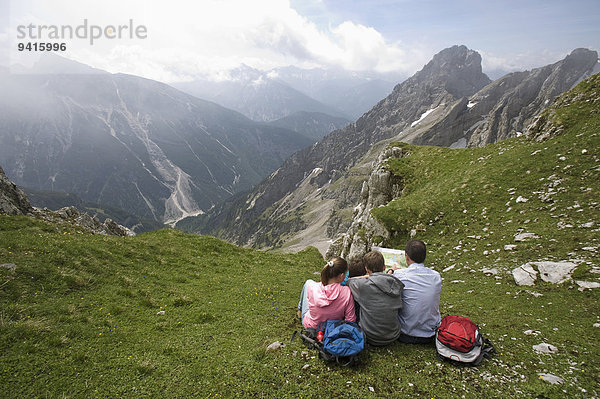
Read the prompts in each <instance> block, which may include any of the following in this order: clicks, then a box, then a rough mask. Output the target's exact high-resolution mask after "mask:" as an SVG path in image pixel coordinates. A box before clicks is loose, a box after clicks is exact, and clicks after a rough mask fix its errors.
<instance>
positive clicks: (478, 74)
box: [415, 45, 491, 98]
mask: <svg viewBox="0 0 600 399" xmlns="http://www.w3.org/2000/svg"><path fill="white" fill-rule="evenodd" d="M415 77H417V78H418V79H421V80H427V79H432V80H433V81H435V82H439V81H440V80H444V81H445V88H446V90H447V91H448V92H449V93H450V94H452V95H453V96H455V97H456V98H460V97H465V96H469V95H471V94H473V93H474V92H476V91H477V90H479V89H480V88H482V87H483V86H485V85H487V84H489V83H490V82H491V80H490V78H488V77H487V75H486V74H484V73H483V72H482V69H481V55H480V54H479V53H478V52H477V51H474V50H470V49H468V48H467V47H466V46H464V45H460V46H458V45H456V46H452V47H449V48H446V49H444V50H442V51H440V52H439V53H437V54H436V55H434V56H433V59H432V60H431V61H430V62H429V63H428V64H427V65H425V67H424V68H423V69H422V70H421V71H419V72H417V74H416V75H415Z"/></svg>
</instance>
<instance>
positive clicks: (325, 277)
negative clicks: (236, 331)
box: [298, 257, 356, 328]
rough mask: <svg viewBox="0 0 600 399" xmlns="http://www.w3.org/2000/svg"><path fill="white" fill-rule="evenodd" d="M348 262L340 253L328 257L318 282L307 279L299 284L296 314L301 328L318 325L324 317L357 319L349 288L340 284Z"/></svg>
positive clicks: (325, 318)
mask: <svg viewBox="0 0 600 399" xmlns="http://www.w3.org/2000/svg"><path fill="white" fill-rule="evenodd" d="M347 271H348V263H346V260H345V259H343V258H340V257H336V258H333V259H331V260H330V261H329V262H327V264H326V265H325V266H324V267H323V270H322V271H321V282H319V283H317V282H315V281H313V280H307V281H306V283H304V287H303V288H302V293H301V295H300V302H299V303H298V315H299V316H300V317H301V319H302V325H303V326H304V328H309V327H312V328H317V326H318V325H319V323H320V322H322V321H327V320H349V321H356V316H355V314H354V300H353V299H352V294H351V293H350V288H348V287H344V286H342V285H340V283H341V282H342V281H344V279H345V278H346V276H347Z"/></svg>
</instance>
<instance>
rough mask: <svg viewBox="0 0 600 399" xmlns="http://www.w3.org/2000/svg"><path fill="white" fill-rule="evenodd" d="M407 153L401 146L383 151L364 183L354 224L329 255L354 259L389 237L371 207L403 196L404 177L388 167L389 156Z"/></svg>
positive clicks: (400, 155) (394, 156)
mask: <svg viewBox="0 0 600 399" xmlns="http://www.w3.org/2000/svg"><path fill="white" fill-rule="evenodd" d="M404 156H408V154H407V153H406V152H405V151H404V150H403V149H402V148H400V147H397V146H392V147H390V148H387V149H386V150H385V151H383V152H382V153H381V154H380V155H379V158H378V159H377V161H376V164H375V167H374V169H373V172H372V173H371V175H370V176H369V180H368V181H366V182H364V183H363V186H362V190H361V201H360V203H359V204H358V205H357V206H356V207H355V208H354V215H353V220H352V225H351V226H350V228H349V229H348V231H347V232H346V233H345V234H342V235H341V237H339V238H338V239H336V240H335V242H336V243H337V244H336V245H332V246H331V247H330V249H329V250H328V252H327V257H332V256H342V257H344V258H347V259H353V258H356V257H359V256H363V255H364V254H365V253H367V252H368V251H369V250H370V249H371V246H372V245H373V243H374V241H376V242H375V243H381V241H383V240H386V239H388V238H389V232H388V231H387V230H386V228H385V227H384V226H383V225H382V224H381V223H379V222H378V221H377V220H376V219H375V218H374V217H373V216H372V215H371V209H374V208H377V207H379V206H382V205H386V204H387V203H389V202H390V201H391V200H392V199H394V198H398V197H400V196H401V195H402V190H403V188H404V186H403V183H402V178H401V177H399V176H396V175H394V174H392V173H391V172H390V171H389V170H388V168H387V162H388V160H389V159H390V158H402V157H404Z"/></svg>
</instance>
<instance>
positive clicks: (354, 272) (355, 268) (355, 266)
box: [348, 257, 367, 277]
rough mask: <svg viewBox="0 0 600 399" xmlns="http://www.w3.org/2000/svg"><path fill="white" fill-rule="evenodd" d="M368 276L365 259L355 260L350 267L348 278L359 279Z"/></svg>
mask: <svg viewBox="0 0 600 399" xmlns="http://www.w3.org/2000/svg"><path fill="white" fill-rule="evenodd" d="M365 274H367V271H366V270H365V262H364V261H363V258H362V257H361V258H354V259H352V260H351V261H350V264H349V265H348V277H358V276H364V275H365Z"/></svg>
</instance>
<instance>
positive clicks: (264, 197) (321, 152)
mask: <svg viewBox="0 0 600 399" xmlns="http://www.w3.org/2000/svg"><path fill="white" fill-rule="evenodd" d="M489 83H490V80H489V78H488V77H487V76H486V75H485V74H483V72H482V71H481V56H480V55H479V54H478V53H477V52H475V51H472V50H469V49H467V47H465V46H454V47H451V48H448V49H445V50H443V51H441V52H440V53H439V54H437V55H436V56H435V57H433V59H432V61H430V62H429V63H428V64H427V65H426V66H425V67H424V68H423V69H422V70H421V71H419V72H417V73H416V74H415V75H414V76H413V77H411V78H409V79H407V80H406V81H404V82H403V83H401V84H399V85H397V86H396V87H395V88H394V90H393V91H392V93H391V94H390V95H389V96H388V97H387V98H385V99H384V100H382V101H380V102H379V103H378V104H377V105H376V106H375V107H373V109H371V111H369V112H367V113H366V114H364V115H363V116H362V117H361V118H359V119H358V120H357V121H356V122H354V123H352V124H350V125H348V126H347V127H346V128H344V129H341V130H337V131H334V132H332V133H330V134H329V135H327V136H326V137H325V138H323V140H321V141H320V142H318V143H317V144H314V145H313V146H311V147H309V148H306V149H304V150H302V151H299V152H298V153H296V154H294V155H293V156H292V157H290V158H289V159H287V160H286V161H285V162H284V163H283V165H282V166H281V167H280V168H279V169H278V170H277V171H275V172H274V173H273V174H271V176H269V177H268V178H267V179H266V180H265V181H263V182H262V183H260V184H259V185H258V186H257V187H256V188H255V189H254V190H253V191H252V192H251V193H250V194H249V195H248V196H246V197H243V198H239V199H237V200H236V201H235V202H234V203H229V204H226V205H225V206H224V207H221V208H217V210H215V212H213V213H212V215H214V216H212V217H211V218H210V219H211V220H209V222H208V226H207V227H205V228H204V231H207V230H209V231H212V232H215V230H214V227H215V226H216V225H219V227H218V228H217V230H216V233H217V234H219V235H220V236H221V237H224V238H226V239H228V240H231V241H234V242H237V243H241V244H245V245H258V246H263V245H267V246H268V245H272V244H273V242H271V239H270V238H269V236H268V235H266V234H265V232H266V231H269V230H272V229H274V230H273V234H272V235H273V236H277V235H279V233H281V232H283V231H284V230H287V227H292V228H293V225H294V223H287V224H286V226H287V227H286V228H281V225H279V226H278V223H279V222H278V218H280V219H287V220H290V217H291V215H294V214H296V215H297V214H299V213H300V212H298V211H299V209H298V207H299V206H301V205H302V202H303V201H305V199H306V198H303V196H302V195H299V196H297V198H295V199H293V200H292V199H291V198H290V196H294V195H293V194H294V190H295V189H296V188H297V187H305V188H306V185H307V184H309V185H313V184H316V186H315V187H313V189H312V191H314V190H318V189H319V188H322V187H323V186H324V185H325V184H329V182H331V181H335V180H337V179H338V178H339V177H341V176H342V174H343V172H344V171H346V170H347V169H349V168H350V167H351V166H352V165H354V163H356V162H357V161H358V160H359V159H360V158H361V157H362V156H363V155H364V154H365V153H366V152H367V151H369V149H370V148H371V146H372V145H373V144H375V143H377V142H379V141H381V140H384V139H387V138H390V137H393V136H395V135H397V134H399V133H400V132H402V131H403V129H405V128H406V127H408V126H410V124H411V122H413V121H415V120H418V119H419V118H420V116H422V115H423V114H424V113H426V112H427V110H428V109H430V108H431V107H432V106H437V105H439V104H444V103H447V102H451V101H455V100H457V99H458V98H460V97H463V96H467V95H472V94H474V93H475V92H477V91H478V90H480V89H481V88H482V87H484V86H485V85H487V84H489ZM309 191H311V190H309ZM302 192H304V190H303V191H302ZM284 197H287V198H288V200H289V201H287V202H286V201H283V202H280V203H278V201H281V200H282V199H283V198H284ZM270 207H272V209H271V210H270V211H268V212H265V211H266V210H267V209H268V208H270ZM263 213H264V215H263ZM292 218H293V217H292ZM220 221H223V222H222V223H219V222H220ZM234 226H235V227H234ZM297 227H298V225H296V228H297Z"/></svg>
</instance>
